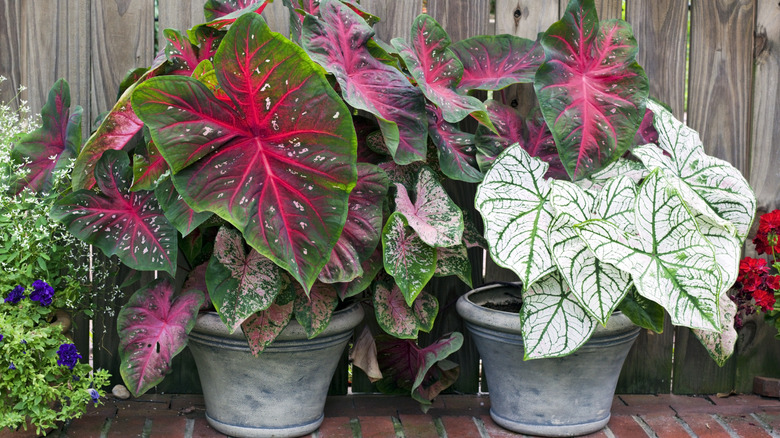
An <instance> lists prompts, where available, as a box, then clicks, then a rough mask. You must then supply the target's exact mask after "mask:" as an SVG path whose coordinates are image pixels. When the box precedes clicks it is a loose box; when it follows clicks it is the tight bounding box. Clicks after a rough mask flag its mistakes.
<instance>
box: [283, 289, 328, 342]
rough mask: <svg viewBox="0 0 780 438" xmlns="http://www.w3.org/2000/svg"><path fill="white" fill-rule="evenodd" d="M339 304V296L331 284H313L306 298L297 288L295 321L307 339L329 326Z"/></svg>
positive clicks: (301, 290)
mask: <svg viewBox="0 0 780 438" xmlns="http://www.w3.org/2000/svg"><path fill="white" fill-rule="evenodd" d="M338 303H339V295H338V291H337V290H336V287H335V286H334V285H332V284H327V283H321V282H317V283H314V287H312V289H311V292H309V294H308V296H307V295H306V294H305V293H304V292H303V289H301V288H297V295H296V297H295V307H294V312H295V320H296V321H298V323H299V324H300V325H301V326H303V329H304V331H306V336H308V337H309V339H311V338H313V337H315V336H317V335H318V334H320V333H322V331H323V330H325V328H327V327H328V324H330V317H331V316H332V315H333V312H334V311H335V310H336V305H337V304H338Z"/></svg>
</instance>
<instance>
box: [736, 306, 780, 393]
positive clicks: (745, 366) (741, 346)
mask: <svg viewBox="0 0 780 438" xmlns="http://www.w3.org/2000/svg"><path fill="white" fill-rule="evenodd" d="M775 335H777V329H775V328H774V327H773V326H771V325H769V324H767V323H766V322H764V317H763V315H758V314H753V315H751V316H749V317H747V318H745V323H744V326H743V327H742V328H741V329H740V330H739V338H738V339H737V347H736V351H735V353H734V360H735V361H736V376H735V379H734V389H735V390H736V391H737V392H739V393H750V392H751V391H752V390H753V378H754V377H757V376H760V377H780V366H778V365H777V364H780V340H778V339H776V338H775Z"/></svg>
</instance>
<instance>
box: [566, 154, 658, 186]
mask: <svg viewBox="0 0 780 438" xmlns="http://www.w3.org/2000/svg"><path fill="white" fill-rule="evenodd" d="M632 152H633V151H632ZM649 173H650V172H648V171H647V168H646V167H645V166H644V165H643V164H642V163H641V162H639V161H634V160H628V159H625V158H619V159H617V160H616V161H613V162H612V163H610V164H609V165H607V166H606V167H605V168H603V169H602V170H600V171H598V172H596V173H594V174H593V175H591V176H590V177H589V178H585V179H581V180H579V181H576V182H575V183H576V184H577V185H578V186H580V187H582V188H583V189H588V190H601V189H602V188H603V187H604V186H605V185H606V184H607V183H608V182H609V181H611V180H612V179H613V178H615V177H617V176H624V177H627V178H629V179H630V180H631V181H633V182H634V184H639V182H640V181H642V180H644V179H645V178H646V177H647V175H648V174H649Z"/></svg>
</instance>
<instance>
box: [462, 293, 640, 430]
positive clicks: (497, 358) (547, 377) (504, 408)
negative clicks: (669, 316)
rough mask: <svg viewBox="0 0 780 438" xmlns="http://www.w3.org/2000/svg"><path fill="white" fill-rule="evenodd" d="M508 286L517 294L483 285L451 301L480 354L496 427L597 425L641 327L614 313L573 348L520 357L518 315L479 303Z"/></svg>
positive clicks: (498, 296)
mask: <svg viewBox="0 0 780 438" xmlns="http://www.w3.org/2000/svg"><path fill="white" fill-rule="evenodd" d="M508 293H509V294H511V295H515V296H517V295H518V289H516V288H509V287H507V286H500V285H497V286H486V287H483V288H479V289H475V290H473V291H471V292H469V293H468V294H466V295H464V296H462V297H460V299H459V300H458V304H457V308H458V313H459V314H460V315H461V317H463V319H465V320H466V327H467V329H468V331H469V333H470V334H471V337H472V338H473V339H474V343H475V344H476V346H477V350H478V351H479V354H480V356H482V366H483V367H484V369H485V376H486V378H487V383H488V389H489V391H490V405H491V408H490V416H491V417H492V418H493V420H494V421H495V422H496V423H498V424H499V425H501V426H502V427H505V428H507V429H509V430H512V431H515V432H520V433H524V434H528V435H541V436H575V435H584V434H587V433H592V432H595V431H597V430H600V429H601V428H603V427H604V426H605V425H606V424H607V423H608V422H609V418H610V408H611V406H612V399H613V397H614V394H615V387H616V386H617V380H618V377H619V375H620V369H621V368H622V367H623V362H624V361H625V359H626V356H627V355H628V351H629V349H630V348H631V345H632V344H633V343H634V340H635V339H636V337H637V335H638V334H639V327H637V326H636V325H634V324H633V323H632V322H631V321H630V320H629V319H628V317H626V316H625V315H623V314H622V313H617V312H616V313H614V314H613V315H612V317H611V318H610V319H609V322H608V323H607V326H606V327H602V326H599V327H598V328H597V329H596V332H595V333H594V334H593V337H592V338H591V339H590V340H589V341H588V342H587V343H586V344H585V345H584V346H582V347H581V348H580V349H579V350H578V351H577V352H575V353H574V354H571V355H569V356H566V357H561V358H555V359H535V360H529V361H524V360H523V339H522V337H521V335H520V333H521V331H520V318H519V317H518V315H517V314H516V313H510V312H502V311H498V310H491V309H488V308H485V307H482V306H481V305H480V304H482V303H485V302H487V301H496V299H497V300H498V301H499V302H501V301H505V300H506V298H507V294H508Z"/></svg>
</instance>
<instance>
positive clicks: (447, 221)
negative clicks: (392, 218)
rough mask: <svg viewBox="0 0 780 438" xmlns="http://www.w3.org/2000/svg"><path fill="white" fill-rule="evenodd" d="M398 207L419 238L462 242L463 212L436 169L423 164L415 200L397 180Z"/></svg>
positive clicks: (433, 243)
mask: <svg viewBox="0 0 780 438" xmlns="http://www.w3.org/2000/svg"><path fill="white" fill-rule="evenodd" d="M395 186H396V196H395V208H396V211H397V212H399V213H401V214H403V215H404V217H405V218H406V220H407V222H408V224H409V226H410V227H412V229H414V231H416V232H417V235H418V236H419V238H420V239H421V240H422V241H423V242H425V243H426V244H428V245H430V246H433V247H440V246H453V245H458V244H460V241H461V239H462V237H463V212H462V211H461V210H460V208H459V207H458V206H457V205H456V204H455V202H453V200H452V199H450V197H449V195H448V194H447V191H446V190H444V187H442V185H441V183H440V182H439V180H438V178H437V177H436V175H435V174H434V173H433V171H432V170H431V169H429V168H427V167H423V168H422V169H421V170H420V173H419V174H418V177H417V184H416V185H415V191H414V197H415V199H414V202H412V200H411V198H410V196H409V193H408V192H407V190H406V187H405V186H403V185H402V184H396V185H395Z"/></svg>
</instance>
